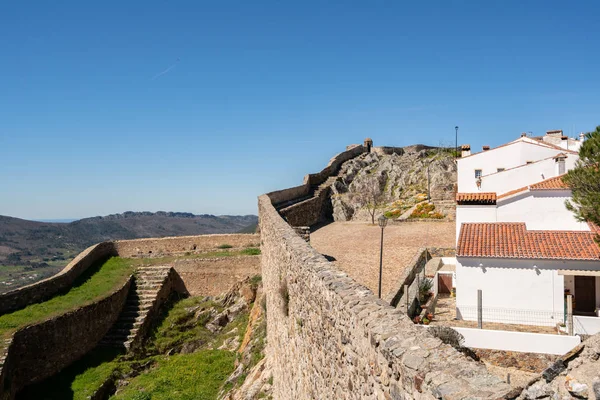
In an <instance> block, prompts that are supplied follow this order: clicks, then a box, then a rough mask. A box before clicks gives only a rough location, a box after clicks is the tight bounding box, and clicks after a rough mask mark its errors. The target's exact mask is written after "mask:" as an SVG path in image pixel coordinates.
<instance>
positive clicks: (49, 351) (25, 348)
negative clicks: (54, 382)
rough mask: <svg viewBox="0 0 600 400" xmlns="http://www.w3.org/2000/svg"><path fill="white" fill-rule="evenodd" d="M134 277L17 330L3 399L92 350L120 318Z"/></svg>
mask: <svg viewBox="0 0 600 400" xmlns="http://www.w3.org/2000/svg"><path fill="white" fill-rule="evenodd" d="M132 279H133V277H130V278H129V279H128V280H127V282H125V284H123V285H122V286H121V287H120V288H119V289H117V290H116V291H115V292H113V293H111V294H110V295H108V296H107V297H105V298H104V299H102V300H99V301H97V302H95V303H93V304H89V305H87V306H83V307H80V308H78V309H75V310H73V311H69V312H67V313H65V314H62V315H60V316H57V317H54V318H51V319H48V320H46V321H43V322H40V323H37V324H34V325H30V326H27V327H24V328H22V329H19V330H18V331H17V332H15V333H14V335H13V337H12V342H11V344H10V346H9V348H8V356H7V358H6V360H5V363H4V366H3V368H2V378H1V379H0V381H3V383H4V384H3V387H2V388H1V390H0V399H3V400H4V399H12V398H14V396H15V395H16V393H17V392H18V391H19V390H21V389H22V388H23V387H25V386H26V385H29V384H31V383H34V382H39V381H41V380H43V379H45V378H47V377H50V376H52V375H54V374H55V373H57V372H59V371H60V370H61V369H63V368H65V367H66V366H68V365H69V364H71V363H72V362H74V361H76V360H77V359H79V358H80V357H82V356H83V355H84V354H86V353H87V352H89V351H90V350H92V349H93V348H94V347H95V346H96V345H97V344H98V342H99V341H100V339H102V337H103V336H104V335H105V334H106V332H108V330H109V329H110V327H111V326H112V325H113V324H114V323H115V321H116V320H117V318H118V317H119V314H120V312H121V309H122V308H123V305H124V304H125V300H126V299H127V293H128V291H129V287H130V285H131V282H132Z"/></svg>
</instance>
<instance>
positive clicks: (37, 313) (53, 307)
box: [0, 257, 133, 351]
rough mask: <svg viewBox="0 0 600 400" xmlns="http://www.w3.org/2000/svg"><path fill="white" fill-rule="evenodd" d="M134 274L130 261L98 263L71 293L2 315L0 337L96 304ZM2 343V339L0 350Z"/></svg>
mask: <svg viewBox="0 0 600 400" xmlns="http://www.w3.org/2000/svg"><path fill="white" fill-rule="evenodd" d="M132 272H133V267H132V262H131V260H129V259H123V258H118V257H113V258H111V259H109V260H107V261H106V262H104V263H98V264H96V265H94V266H92V267H90V268H88V270H87V271H86V272H85V273H84V274H83V275H82V276H80V277H79V278H78V279H77V281H76V282H75V283H74V285H73V286H72V287H71V289H70V290H69V291H68V292H66V293H64V294H61V295H57V296H55V297H53V298H51V299H50V300H47V301H45V302H42V303H37V304H31V305H29V306H27V307H25V308H23V309H21V310H18V311H15V312H13V313H10V314H5V315H2V316H0V338H1V339H6V338H8V337H10V336H11V335H12V333H13V332H15V331H16V330H18V329H19V328H22V327H25V326H27V325H31V324H34V323H37V322H41V321H44V320H47V319H49V318H52V317H55V316H57V315H61V314H64V313H66V312H67V311H71V310H73V309H76V308H78V307H81V306H84V305H87V304H91V303H93V302H94V301H97V300H99V299H101V298H102V297H104V296H106V295H108V294H109V293H111V292H112V291H114V290H116V289H117V288H118V287H119V286H121V285H122V284H123V283H125V281H126V280H127V278H128V277H129V276H130V275H131V274H132ZM3 344H4V341H3V340H2V341H1V342H0V351H1V350H2V347H1V346H2V345H3Z"/></svg>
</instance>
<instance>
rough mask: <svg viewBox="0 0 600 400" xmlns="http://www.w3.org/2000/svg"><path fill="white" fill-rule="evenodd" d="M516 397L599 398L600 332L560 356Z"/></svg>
mask: <svg viewBox="0 0 600 400" xmlns="http://www.w3.org/2000/svg"><path fill="white" fill-rule="evenodd" d="M514 397H516V398H518V399H573V398H579V399H600V334H596V335H594V336H592V337H590V338H588V339H587V340H585V341H584V342H583V343H582V344H581V345H579V346H578V347H576V348H575V349H573V350H572V351H570V352H569V353H567V354H566V355H564V356H562V357H561V358H560V359H559V360H557V361H556V362H555V363H554V364H553V365H552V366H551V367H549V368H548V369H546V370H545V371H544V372H543V373H542V375H541V376H540V377H539V378H538V379H536V380H534V381H533V382H530V384H529V385H528V386H527V387H526V388H525V389H524V390H523V391H522V393H520V395H518V396H514Z"/></svg>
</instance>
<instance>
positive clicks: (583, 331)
mask: <svg viewBox="0 0 600 400" xmlns="http://www.w3.org/2000/svg"><path fill="white" fill-rule="evenodd" d="M573 331H574V332H575V333H576V334H578V335H595V334H596V333H598V332H600V317H582V316H579V315H574V316H573Z"/></svg>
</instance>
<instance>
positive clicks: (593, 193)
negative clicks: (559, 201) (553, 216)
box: [563, 126, 600, 243]
mask: <svg viewBox="0 0 600 400" xmlns="http://www.w3.org/2000/svg"><path fill="white" fill-rule="evenodd" d="M563 181H564V182H565V183H566V184H567V185H568V186H569V187H570V188H571V191H572V193H573V198H572V200H571V201H569V200H567V201H566V202H565V205H566V206H567V209H569V210H570V211H572V212H573V213H574V214H575V218H577V219H578V220H579V221H586V222H591V223H593V224H595V225H596V226H600V126H597V127H596V130H595V131H593V132H588V133H586V135H585V141H584V142H583V144H582V145H581V148H580V149H579V160H578V161H577V163H576V164H575V168H573V169H572V170H570V171H569V172H568V173H567V174H566V175H565V177H564V178H563ZM596 241H598V243H600V236H597V237H596Z"/></svg>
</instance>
